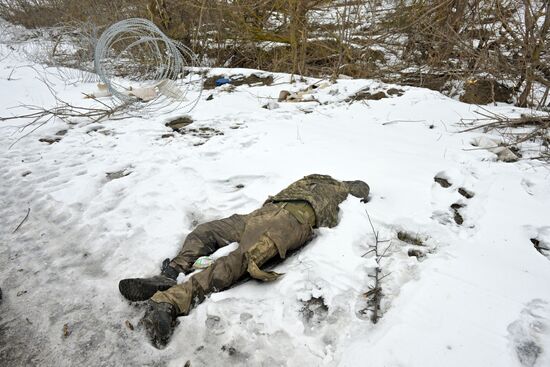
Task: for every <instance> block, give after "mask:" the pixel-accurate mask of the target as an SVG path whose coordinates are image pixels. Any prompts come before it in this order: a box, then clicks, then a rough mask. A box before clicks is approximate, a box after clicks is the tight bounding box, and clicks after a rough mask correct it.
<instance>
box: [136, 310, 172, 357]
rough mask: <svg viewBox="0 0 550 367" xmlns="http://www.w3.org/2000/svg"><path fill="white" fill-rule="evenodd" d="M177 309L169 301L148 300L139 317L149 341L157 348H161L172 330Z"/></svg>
mask: <svg viewBox="0 0 550 367" xmlns="http://www.w3.org/2000/svg"><path fill="white" fill-rule="evenodd" d="M176 317H177V310H176V307H175V306H173V305H171V304H170V303H164V302H163V303H157V302H154V301H152V300H149V303H148V307H147V311H145V315H143V318H142V319H141V323H142V325H143V326H144V327H145V331H146V332H147V335H148V336H149V338H150V339H151V343H152V344H153V346H154V347H155V348H157V349H161V348H163V347H164V346H165V345H166V343H168V340H169V339H170V337H171V336H172V333H173V332H174V327H175V326H176Z"/></svg>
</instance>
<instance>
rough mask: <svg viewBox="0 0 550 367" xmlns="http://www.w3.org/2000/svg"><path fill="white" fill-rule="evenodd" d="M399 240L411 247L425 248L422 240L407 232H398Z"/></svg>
mask: <svg viewBox="0 0 550 367" xmlns="http://www.w3.org/2000/svg"><path fill="white" fill-rule="evenodd" d="M397 238H398V239H399V240H400V241H403V242H406V243H408V244H411V245H415V246H424V241H423V240H422V238H420V237H418V236H416V235H413V234H411V233H408V232H405V231H399V232H397Z"/></svg>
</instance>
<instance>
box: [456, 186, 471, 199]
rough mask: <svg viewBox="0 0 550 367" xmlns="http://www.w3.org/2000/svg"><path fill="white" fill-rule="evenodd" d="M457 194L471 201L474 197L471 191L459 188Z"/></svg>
mask: <svg viewBox="0 0 550 367" xmlns="http://www.w3.org/2000/svg"><path fill="white" fill-rule="evenodd" d="M458 193H459V194H460V195H462V196H464V197H465V198H466V199H471V198H473V197H474V193H473V192H471V191H468V190H466V189H465V188H464V187H460V188H459V189H458Z"/></svg>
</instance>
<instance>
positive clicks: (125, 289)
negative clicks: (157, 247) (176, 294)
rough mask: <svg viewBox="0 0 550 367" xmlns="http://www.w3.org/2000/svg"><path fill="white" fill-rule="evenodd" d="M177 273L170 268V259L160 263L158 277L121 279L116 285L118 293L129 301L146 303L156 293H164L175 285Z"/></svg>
mask: <svg viewBox="0 0 550 367" xmlns="http://www.w3.org/2000/svg"><path fill="white" fill-rule="evenodd" d="M178 275H179V271H178V270H176V269H174V268H173V267H172V266H170V259H166V260H164V261H163V262H162V272H161V274H160V275H157V276H154V277H151V278H130V279H122V280H121V281H120V282H119V283H118V289H119V290H120V293H121V294H122V295H123V296H124V297H125V298H126V299H128V300H130V301H146V300H148V299H149V298H151V297H152V296H153V294H155V293H156V292H157V291H165V290H167V289H168V288H170V287H172V286H174V285H176V279H177V278H178Z"/></svg>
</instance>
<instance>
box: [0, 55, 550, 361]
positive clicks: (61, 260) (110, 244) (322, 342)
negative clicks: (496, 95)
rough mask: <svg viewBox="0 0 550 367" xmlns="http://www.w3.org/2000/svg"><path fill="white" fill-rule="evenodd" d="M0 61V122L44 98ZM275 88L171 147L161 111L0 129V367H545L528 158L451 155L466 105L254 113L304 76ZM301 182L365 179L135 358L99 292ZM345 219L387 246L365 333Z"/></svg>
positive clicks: (136, 312)
mask: <svg viewBox="0 0 550 367" xmlns="http://www.w3.org/2000/svg"><path fill="white" fill-rule="evenodd" d="M2 47H4V46H2ZM4 51H5V49H4ZM0 60H1V61H0V116H6V115H10V114H11V113H16V112H21V111H20V110H18V111H12V110H9V109H8V108H9V107H12V106H15V105H18V104H20V103H32V104H37V105H42V106H51V105H52V104H53V98H52V96H51V95H50V94H49V92H48V90H47V88H46V87H45V86H44V84H43V83H42V82H40V81H39V80H38V79H37V78H36V77H37V72H36V71H35V70H33V69H32V68H30V67H23V65H28V64H29V62H28V61H26V60H24V59H23V58H22V57H21V56H20V55H18V54H17V53H16V52H15V53H11V54H9V55H7V56H4V57H3V58H0ZM31 66H33V67H34V66H37V65H31ZM14 68H15V69H14ZM37 70H39V69H37ZM50 71H52V72H54V73H55V70H50ZM251 72H252V71H250V70H235V69H233V70H229V69H217V70H212V71H211V75H214V74H225V75H227V76H229V75H235V74H243V73H244V74H249V73H251ZM274 77H275V83H274V85H272V86H254V87H249V86H246V85H243V86H239V87H236V88H235V90H233V91H229V90H228V89H227V87H219V88H217V89H215V90H211V91H205V92H204V93H203V95H202V96H201V100H200V102H199V103H198V105H197V107H196V108H195V109H194V110H192V111H191V112H190V113H188V115H189V116H190V117H191V118H192V119H193V123H192V124H191V125H189V126H187V127H186V128H184V129H183V130H182V132H183V134H182V133H178V132H173V131H172V130H171V129H170V128H167V127H166V126H165V123H166V122H167V121H169V120H170V119H171V118H173V117H177V116H180V115H181V114H182V112H180V111H171V112H169V113H165V114H157V113H154V112H150V113H147V114H144V116H143V118H139V117H132V118H129V119H124V120H119V121H104V122H100V123H93V124H90V123H89V122H84V121H81V122H78V123H75V124H71V125H68V124H65V123H62V122H60V121H54V122H51V123H48V124H47V125H45V126H44V127H42V128H40V129H38V130H37V131H35V132H33V133H32V134H30V135H29V136H26V137H24V138H23V139H22V140H20V141H19V142H16V143H15V144H13V143H14V142H15V141H16V140H17V139H19V138H21V137H22V136H23V135H24V134H25V133H26V132H27V131H28V130H25V131H23V132H21V131H20V129H19V128H20V127H21V126H22V125H23V124H24V123H25V121H9V122H0V287H1V288H2V292H3V297H2V300H1V303H0V365H2V366H29V365H39V366H74V365H85V366H88V365H90V366H122V365H128V366H135V365H149V366H159V365H169V366H183V365H184V364H185V362H186V361H188V360H189V361H190V362H191V365H192V366H225V365H233V366H370V367H376V366H395V367H397V366H407V367H413V366H419V367H420V366H422V367H427V366H448V367H452V366H460V367H463V366H480V367H481V366H548V365H550V283H549V282H550V258H547V257H545V256H544V255H543V254H541V253H539V252H538V251H537V250H536V249H535V248H534V246H533V243H532V242H531V239H537V240H538V241H540V243H541V244H545V245H546V246H549V244H550V209H549V208H550V185H549V182H550V181H549V179H550V170H549V168H548V166H545V165H543V164H542V163H540V162H538V161H533V160H520V161H519V162H515V163H503V162H500V161H497V160H496V155H495V154H493V153H490V152H488V151H486V150H472V146H471V142H472V141H474V139H476V138H479V137H480V136H487V135H484V134H482V133H479V132H472V133H457V131H458V130H459V129H460V126H459V123H460V120H461V119H462V118H464V119H468V118H475V117H477V116H476V115H475V111H476V109H478V107H476V106H472V105H467V104H463V103H460V102H458V101H456V100H452V99H449V98H447V97H445V96H443V95H441V94H440V93H437V92H433V91H430V90H426V89H420V88H409V87H399V88H400V89H402V90H403V91H404V92H403V94H402V95H401V96H398V95H393V96H391V97H389V98H384V99H381V100H368V101H355V102H346V101H345V100H346V98H348V97H349V96H351V95H353V94H354V93H355V92H357V91H358V90H360V89H363V88H365V87H369V88H370V91H371V92H373V93H375V92H377V91H381V90H388V89H389V88H392V87H395V86H389V85H384V84H382V83H379V82H376V81H372V80H338V82H337V83H335V84H331V85H329V86H327V87H326V88H319V89H317V90H315V91H314V92H313V96H314V97H315V98H316V99H317V100H319V101H320V102H321V103H316V102H302V103H287V102H282V103H279V104H278V108H273V109H266V108H262V106H264V105H266V104H268V103H270V102H274V101H276V98H277V96H278V95H279V91H280V90H282V89H288V90H291V91H298V90H300V89H302V88H305V87H306V86H308V85H311V84H312V83H313V82H314V81H315V80H313V79H310V80H308V81H307V82H302V83H297V84H292V85H291V84H288V83H287V82H288V81H289V76H288V75H283V74H274ZM53 85H54V90H55V92H56V93H57V94H58V95H59V96H61V97H62V98H64V99H65V100H68V101H72V102H73V103H76V104H82V103H92V102H90V101H85V100H83V99H82V94H81V93H82V92H89V91H91V90H93V89H94V88H95V86H94V85H93V84H80V83H77V84H73V85H65V84H64V83H62V81H60V80H57V81H55V80H54V81H53ZM210 95H212V97H213V98H212V99H210V100H207V97H209V96H210ZM325 102H326V103H325ZM271 107H277V106H274V105H273V103H271ZM486 108H487V109H489V110H491V111H495V112H499V113H502V114H509V115H518V114H520V113H522V112H524V111H522V110H520V109H517V108H515V107H513V106H510V105H504V104H501V105H498V106H488V107H486ZM65 130H66V132H64V133H63V132H62V131H65ZM167 134H168V135H167ZM40 138H60V140H59V141H58V142H55V143H53V144H48V143H46V142H40V141H39V139H40ZM497 138H498V137H497ZM12 144H13V146H12ZM10 146H11V147H10ZM120 171H123V172H122V174H118V175H116V174H115V175H113V174H112V173H116V172H120ZM108 173H111V175H108ZM311 173H322V174H329V175H332V176H333V177H335V178H338V179H346V180H353V179H360V180H364V181H366V182H367V183H368V184H369V185H370V186H371V200H370V202H368V203H367V204H363V203H361V202H359V200H358V199H355V198H353V197H350V198H348V200H347V201H345V202H344V203H342V205H341V220H340V224H339V225H338V226H337V227H335V228H333V229H327V228H321V229H318V230H317V236H316V238H315V239H314V240H313V241H312V242H311V243H309V244H308V245H307V246H306V247H305V248H303V249H302V250H301V251H298V252H297V253H295V254H294V255H293V256H291V257H290V258H288V259H287V260H285V261H284V262H283V263H281V264H279V265H277V266H276V268H275V270H276V271H278V272H284V273H286V275H285V276H284V277H283V278H282V279H280V280H279V281H277V282H274V283H270V284H262V283H258V282H255V281H249V282H246V283H243V284H240V285H238V286H236V287H234V288H232V289H230V290H227V291H224V292H220V293H217V294H213V295H211V296H210V297H209V298H208V299H207V300H206V301H205V302H204V303H203V304H201V305H200V306H199V307H197V308H196V309H195V310H194V311H193V312H192V313H191V314H190V315H189V316H188V317H183V318H180V319H179V320H180V325H179V326H178V327H177V329H176V332H175V334H174V336H173V338H172V340H171V342H170V343H169V344H168V346H167V347H166V349H164V350H157V349H155V348H153V347H152V346H151V345H150V344H149V342H148V340H147V338H146V336H145V334H144V333H143V331H142V330H141V329H140V327H139V326H138V321H139V319H140V317H141V315H142V313H143V307H142V305H140V304H132V303H130V302H128V301H126V300H125V299H124V298H123V297H122V296H121V295H120V294H119V293H118V286H117V285H118V281H119V280H120V279H121V278H125V277H135V276H149V275H154V274H157V273H158V271H159V267H160V263H161V261H162V260H163V259H164V258H167V257H172V256H174V255H175V254H176V253H177V252H178V249H179V246H180V244H181V243H182V241H183V239H184V238H185V236H186V234H187V233H189V231H191V230H192V229H193V227H194V226H195V225H196V224H198V223H201V222H204V221H208V220H212V219H217V218H221V217H224V216H228V215H230V214H232V213H247V212H250V211H252V210H254V209H256V208H258V207H259V206H261V205H262V203H263V201H264V200H265V199H266V197H267V196H268V195H270V194H274V193H277V192H278V191H279V190H281V189H282V188H284V187H286V186H287V185H288V184H290V183H292V182H293V181H295V180H297V179H299V178H301V177H303V176H305V175H307V174H311ZM434 177H437V178H438V181H439V182H443V185H442V184H440V183H438V182H435V181H434ZM440 179H444V180H440ZM444 181H446V182H444ZM446 183H449V184H450V186H449V187H443V186H447V185H446ZM472 195H473V196H472ZM466 196H468V197H470V198H467V197H466ZM453 204H457V205H454V209H453V208H451V205H453ZM29 209H30V211H29ZM365 209H367V210H368V213H369V215H370V217H371V219H372V221H373V225H374V227H375V229H376V231H378V232H379V238H380V240H382V241H384V242H381V244H380V246H381V247H382V248H383V249H386V247H388V246H389V248H388V249H387V253H386V254H387V255H388V256H387V257H386V258H384V259H382V261H381V267H382V272H383V274H388V275H387V276H386V277H385V278H384V279H383V280H382V289H383V299H382V311H383V315H382V318H381V319H380V321H379V322H378V323H377V324H373V323H372V322H371V321H370V319H369V317H368V316H369V315H368V313H366V312H365V308H366V307H367V303H366V298H365V296H364V293H365V292H367V291H368V290H369V286H371V285H372V278H370V277H369V274H372V272H373V266H374V265H375V262H374V259H373V258H372V254H369V255H367V256H362V255H364V254H365V253H366V252H367V251H368V250H369V246H372V245H373V243H374V235H373V232H372V229H371V226H370V224H369V220H368V217H367V213H366V211H365ZM27 213H29V214H28V218H26V220H24V221H23V219H24V218H25V216H26V214H27ZM460 219H462V220H463V222H462V224H458V223H457V221H459V222H460ZM21 223H22V224H21ZM18 226H19V227H18ZM398 233H408V234H409V235H410V236H411V237H413V238H415V239H418V240H420V243H417V244H413V243H410V242H413V241H410V239H407V238H406V237H403V235H402V234H401V235H399V238H401V239H404V240H401V239H399V238H398ZM409 255H416V256H409ZM130 325H133V327H134V330H132V329H131V327H129V326H130Z"/></svg>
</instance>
